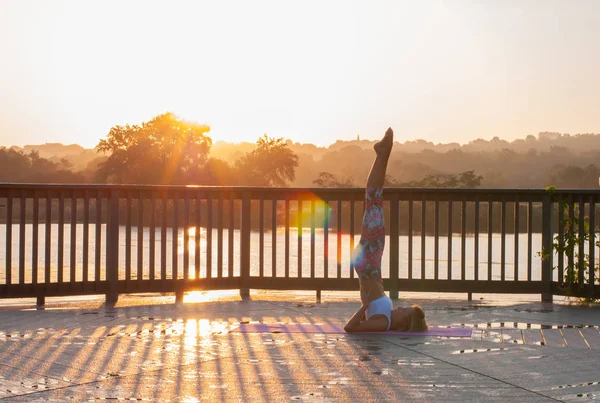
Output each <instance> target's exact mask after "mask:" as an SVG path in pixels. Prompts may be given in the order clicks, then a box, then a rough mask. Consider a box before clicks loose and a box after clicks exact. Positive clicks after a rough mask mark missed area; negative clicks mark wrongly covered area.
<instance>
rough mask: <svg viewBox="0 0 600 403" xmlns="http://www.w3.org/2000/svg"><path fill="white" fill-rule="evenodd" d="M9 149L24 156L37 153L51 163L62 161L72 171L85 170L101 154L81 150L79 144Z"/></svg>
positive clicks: (91, 150)
mask: <svg viewBox="0 0 600 403" xmlns="http://www.w3.org/2000/svg"><path fill="white" fill-rule="evenodd" d="M11 148H12V149H13V150H15V151H21V152H23V153H24V154H29V153H31V152H32V151H33V152H37V153H38V154H39V156H40V157H41V158H45V159H47V160H50V161H52V162H59V161H60V160H62V159H64V160H66V161H68V162H69V163H70V164H71V165H72V167H73V168H72V169H73V170H74V171H81V170H83V169H85V168H86V167H87V165H88V164H89V163H90V162H91V161H93V160H95V159H97V158H98V157H101V154H98V153H97V152H96V150H95V149H93V148H83V147H82V146H80V145H79V144H68V145H65V144H61V143H46V144H38V145H26V146H23V147H18V146H13V147H11Z"/></svg>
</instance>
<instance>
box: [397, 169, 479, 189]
mask: <svg viewBox="0 0 600 403" xmlns="http://www.w3.org/2000/svg"><path fill="white" fill-rule="evenodd" d="M482 180H483V176H481V175H476V174H475V171H474V170H471V171H465V172H461V173H458V174H437V175H427V176H425V178H423V179H422V180H420V181H411V182H408V183H406V184H404V185H401V186H408V187H431V188H478V187H479V186H480V185H481V181H482Z"/></svg>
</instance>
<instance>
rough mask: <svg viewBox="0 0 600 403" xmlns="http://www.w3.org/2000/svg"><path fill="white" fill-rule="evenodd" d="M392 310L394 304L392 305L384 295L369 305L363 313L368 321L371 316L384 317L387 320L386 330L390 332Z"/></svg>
mask: <svg viewBox="0 0 600 403" xmlns="http://www.w3.org/2000/svg"><path fill="white" fill-rule="evenodd" d="M392 309H394V304H392V300H391V299H390V298H389V297H388V296H387V295H385V294H384V295H382V296H381V297H379V298H377V299H376V300H373V301H371V302H370V303H369V306H368V307H367V310H366V311H365V317H366V318H367V319H369V318H370V317H371V316H373V315H385V317H386V318H387V320H388V325H387V329H386V330H390V326H391V324H392Z"/></svg>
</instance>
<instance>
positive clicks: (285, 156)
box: [235, 134, 298, 186]
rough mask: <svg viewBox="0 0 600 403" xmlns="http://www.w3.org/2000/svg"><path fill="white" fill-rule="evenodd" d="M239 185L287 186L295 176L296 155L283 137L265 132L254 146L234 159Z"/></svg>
mask: <svg viewBox="0 0 600 403" xmlns="http://www.w3.org/2000/svg"><path fill="white" fill-rule="evenodd" d="M235 167H236V169H237V172H238V178H239V180H240V184H241V185H250V186H287V183H288V182H291V181H293V180H294V179H295V178H296V168H297V167H298V156H297V155H296V154H295V153H294V152H293V151H292V150H290V149H289V147H288V144H287V143H286V142H285V141H284V139H283V138H277V139H276V138H271V137H269V136H267V135H266V134H265V135H263V136H262V137H261V138H259V139H258V141H257V142H256V148H255V149H254V150H252V151H250V152H248V153H246V154H245V155H244V156H242V157H241V158H240V159H238V160H237V161H236V164H235Z"/></svg>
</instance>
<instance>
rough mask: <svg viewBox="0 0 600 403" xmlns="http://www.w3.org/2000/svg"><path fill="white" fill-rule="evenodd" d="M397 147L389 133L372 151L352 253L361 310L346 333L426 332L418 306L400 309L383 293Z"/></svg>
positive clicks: (421, 311)
mask: <svg viewBox="0 0 600 403" xmlns="http://www.w3.org/2000/svg"><path fill="white" fill-rule="evenodd" d="M393 145H394V132H393V131H392V129H391V128H389V129H387V131H386V132H385V136H384V137H383V139H381V141H379V142H377V143H376V144H375V146H374V147H373V148H374V149H375V153H376V157H375V162H374V163H373V166H372V167H371V172H369V177H368V179H367V186H366V191H365V214H364V216H363V222H362V231H361V235H360V241H359V243H358V245H357V246H356V248H355V249H354V253H353V257H352V259H353V262H354V270H356V273H357V275H358V279H359V283H360V299H361V301H362V306H361V307H360V309H359V310H358V311H356V313H355V314H354V315H353V316H352V317H351V318H350V320H348V323H346V326H345V327H344V330H345V331H346V332H378V331H387V330H390V329H395V330H402V331H411V332H419V331H424V330H427V322H426V321H425V312H424V311H423V309H422V308H421V307H420V306H419V305H413V306H412V307H397V308H396V309H394V306H393V304H392V300H391V299H390V298H389V297H388V296H387V295H386V294H385V292H384V290H383V280H382V278H381V258H382V256H383V248H384V246H385V226H384V221H383V184H384V182H385V171H386V168H387V163H388V159H389V157H390V153H391V151H392V146H393Z"/></svg>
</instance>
